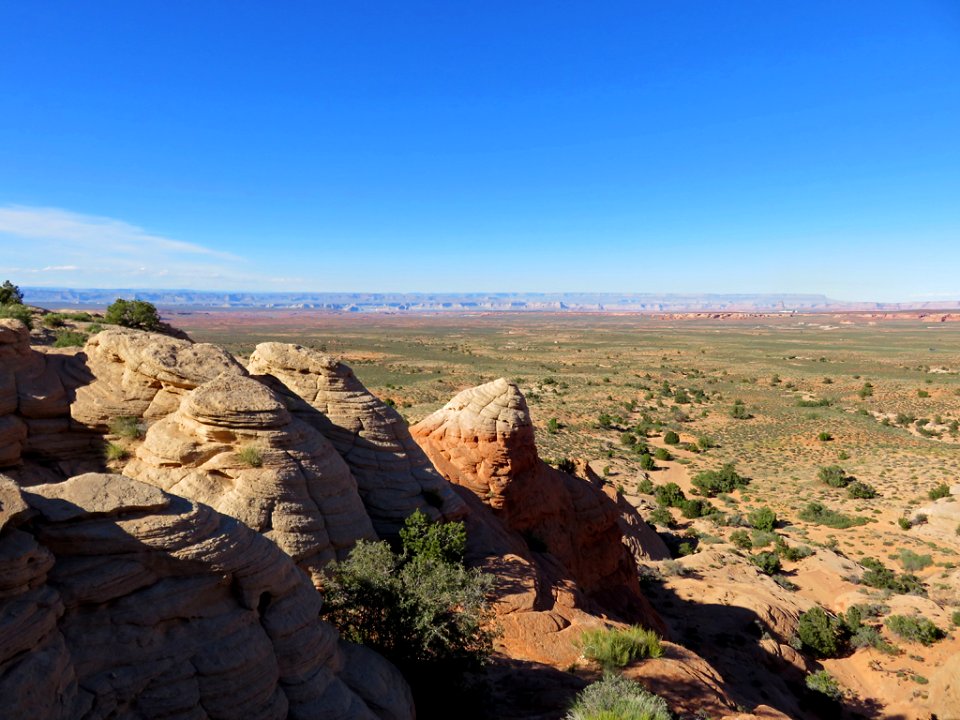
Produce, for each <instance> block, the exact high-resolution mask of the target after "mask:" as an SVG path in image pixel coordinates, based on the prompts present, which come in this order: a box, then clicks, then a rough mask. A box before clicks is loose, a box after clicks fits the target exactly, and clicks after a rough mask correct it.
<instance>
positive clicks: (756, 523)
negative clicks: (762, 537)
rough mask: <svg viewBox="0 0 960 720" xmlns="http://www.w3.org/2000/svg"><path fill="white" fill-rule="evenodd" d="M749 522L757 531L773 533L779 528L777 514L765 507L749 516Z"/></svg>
mask: <svg viewBox="0 0 960 720" xmlns="http://www.w3.org/2000/svg"><path fill="white" fill-rule="evenodd" d="M747 522H748V523H750V527H752V528H754V529H756V530H767V531H772V530H773V529H774V528H775V527H776V526H777V514H776V513H775V512H774V511H773V510H771V509H770V508H768V507H766V506H764V507H762V508H757V509H756V510H754V511H753V512H751V513H750V514H749V515H747Z"/></svg>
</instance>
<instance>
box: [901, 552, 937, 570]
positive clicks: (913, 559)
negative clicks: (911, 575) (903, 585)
mask: <svg viewBox="0 0 960 720" xmlns="http://www.w3.org/2000/svg"><path fill="white" fill-rule="evenodd" d="M900 564H901V565H903V569H904V570H908V571H909V572H916V571H917V570H923V569H924V568H928V567H930V566H931V565H933V558H931V557H930V556H929V555H918V554H917V553H915V552H914V551H913V550H910V549H909V548H903V549H902V550H900Z"/></svg>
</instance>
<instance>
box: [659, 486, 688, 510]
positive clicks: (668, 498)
mask: <svg viewBox="0 0 960 720" xmlns="http://www.w3.org/2000/svg"><path fill="white" fill-rule="evenodd" d="M654 497H655V498H656V500H657V505H663V506H665V507H679V506H680V502H681V501H682V500H686V499H687V498H686V495H684V494H683V490H681V489H680V486H679V485H677V484H676V483H667V484H666V485H661V486H660V487H658V488H657V489H656V491H655V492H654Z"/></svg>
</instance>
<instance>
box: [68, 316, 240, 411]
mask: <svg viewBox="0 0 960 720" xmlns="http://www.w3.org/2000/svg"><path fill="white" fill-rule="evenodd" d="M84 354H85V356H86V366H87V368H88V370H89V372H90V373H91V375H92V376H93V380H92V382H90V383H88V384H86V385H83V386H82V387H80V388H78V389H77V393H76V400H75V401H74V402H73V404H72V406H71V408H70V412H71V415H72V416H73V418H74V420H76V421H77V422H79V423H81V424H83V425H86V426H89V427H94V428H98V429H101V430H103V429H106V427H107V425H108V424H109V423H110V421H111V420H114V419H115V418H118V417H124V416H126V417H138V418H146V419H148V420H149V419H158V418H161V417H164V416H165V415H168V414H170V413H172V412H174V411H175V410H176V409H177V408H178V407H179V406H180V398H181V396H182V395H183V394H184V393H185V392H187V391H189V390H192V389H193V388H195V387H197V386H198V385H201V384H203V383H205V382H207V381H209V380H213V379H214V378H216V377H218V376H220V375H222V374H224V373H226V374H230V375H245V374H246V371H245V370H244V369H243V367H242V366H241V365H240V364H239V363H238V362H237V361H236V360H234V359H233V357H232V356H231V355H230V354H229V353H228V352H227V351H226V350H224V349H223V348H220V347H217V346H216V345H209V344H205V343H196V344H194V343H192V342H190V341H188V340H182V339H179V338H173V337H169V336H168V335H160V334H157V333H147V332H142V331H140V330H129V329H126V328H108V329H106V330H103V331H101V332H99V333H97V334H96V335H94V336H93V337H91V338H90V340H89V341H88V342H87V345H86V347H85V348H84Z"/></svg>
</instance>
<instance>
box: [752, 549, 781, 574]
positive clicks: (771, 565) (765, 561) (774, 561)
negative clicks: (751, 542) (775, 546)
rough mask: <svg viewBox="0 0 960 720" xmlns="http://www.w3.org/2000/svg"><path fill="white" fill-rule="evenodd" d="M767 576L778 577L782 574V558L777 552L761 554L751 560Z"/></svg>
mask: <svg viewBox="0 0 960 720" xmlns="http://www.w3.org/2000/svg"><path fill="white" fill-rule="evenodd" d="M750 562H752V563H753V564H754V565H756V566H757V567H758V568H759V569H760V572H762V573H764V574H765V575H776V574H777V573H778V572H780V556H779V555H777V554H776V553H775V552H761V553H757V554H756V555H754V556H753V557H751V558H750Z"/></svg>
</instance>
